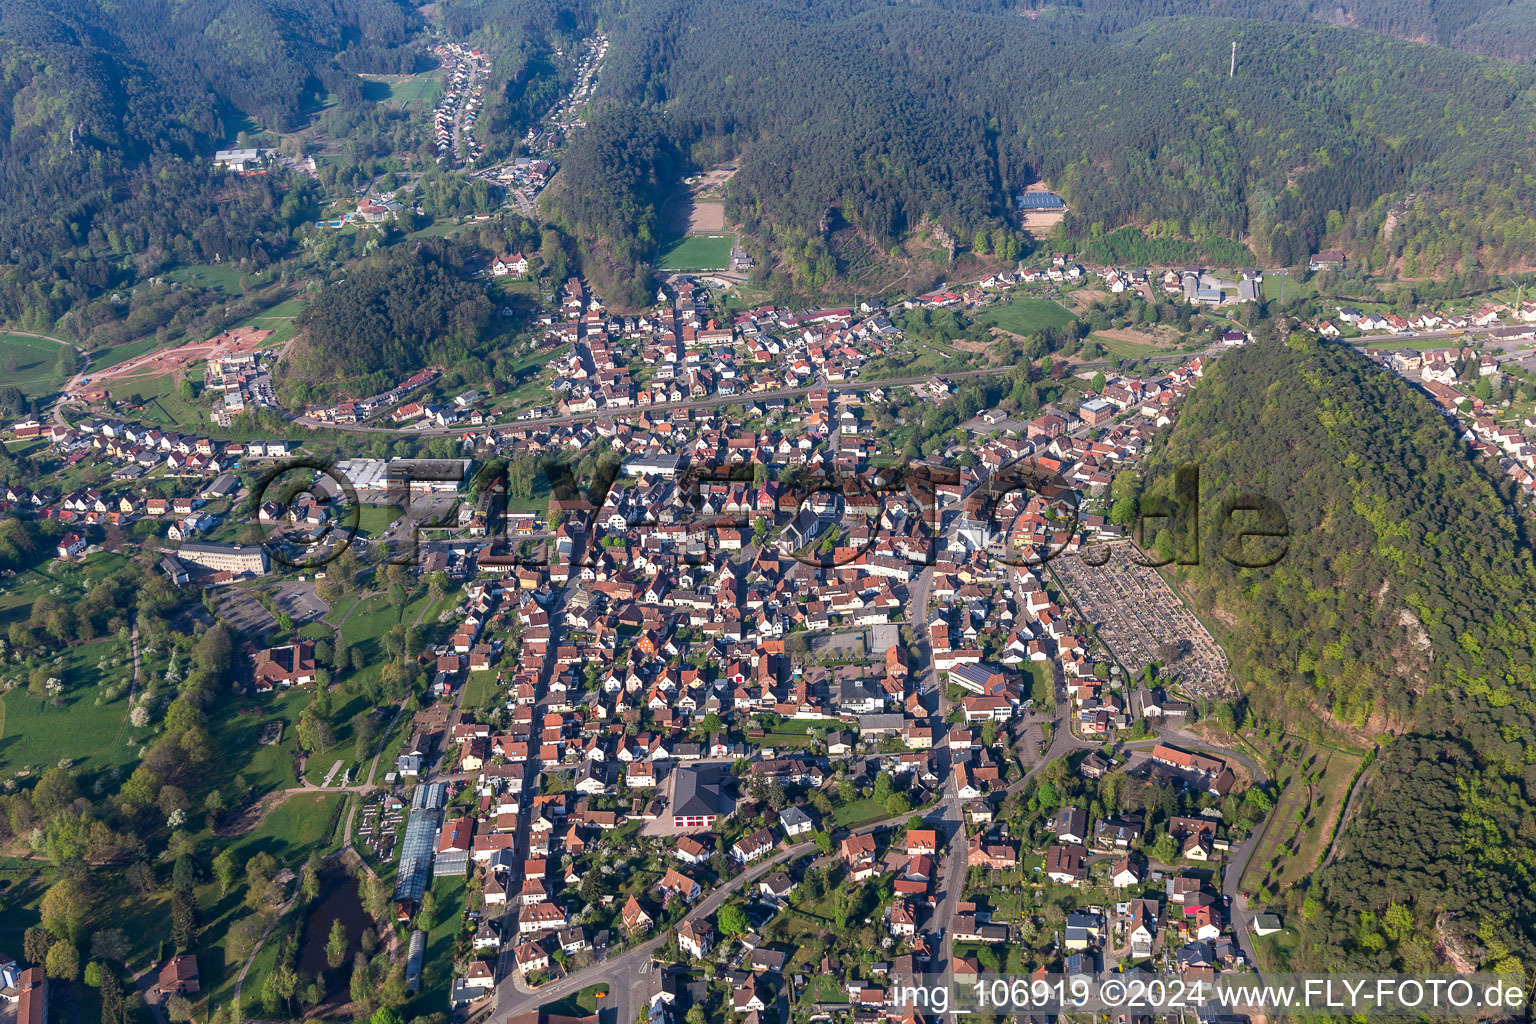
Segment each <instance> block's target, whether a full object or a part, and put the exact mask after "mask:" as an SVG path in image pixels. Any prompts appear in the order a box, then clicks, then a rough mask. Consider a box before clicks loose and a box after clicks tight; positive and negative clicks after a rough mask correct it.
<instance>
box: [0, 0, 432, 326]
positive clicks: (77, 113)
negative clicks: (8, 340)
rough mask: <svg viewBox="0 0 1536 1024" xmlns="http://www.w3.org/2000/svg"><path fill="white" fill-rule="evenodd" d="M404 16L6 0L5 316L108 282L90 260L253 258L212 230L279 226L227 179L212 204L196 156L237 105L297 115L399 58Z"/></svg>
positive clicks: (286, 0) (390, 9)
mask: <svg viewBox="0 0 1536 1024" xmlns="http://www.w3.org/2000/svg"><path fill="white" fill-rule="evenodd" d="M415 27H416V16H415V14H414V13H413V11H412V10H411V8H410V7H409V6H408V5H406V4H405V3H402V2H397V0H316V2H312V0H198V2H196V3H182V2H176V0H136V2H134V3H132V4H118V3H111V2H108V0H5V2H4V3H0V194H3V195H4V196H5V199H6V201H5V203H4V204H3V206H0V254H4V256H3V257H0V317H3V318H5V319H9V320H22V319H24V318H25V317H27V316H32V317H36V318H37V319H36V320H35V321H34V322H36V323H37V324H39V325H40V326H47V325H51V323H52V320H53V318H55V317H57V316H58V315H59V314H60V313H62V312H63V311H64V309H67V308H69V306H70V305H71V304H72V303H78V302H80V301H81V300H83V299H84V298H86V297H87V296H88V295H89V294H90V293H91V292H92V291H93V290H94V289H100V288H103V287H106V286H109V285H110V284H112V283H113V282H112V281H111V280H110V279H108V278H106V277H104V275H109V274H110V273H111V271H110V267H109V265H108V264H107V262H106V260H104V259H98V258H97V257H108V258H111V259H116V258H118V257H121V256H122V255H123V254H124V253H136V254H137V253H144V252H146V251H155V252H166V251H171V250H172V249H183V248H191V249H192V250H193V251H192V253H191V255H192V256H193V258H197V259H203V260H206V261H210V262H211V261H212V260H214V259H229V258H239V257H243V256H245V255H248V254H249V253H248V251H241V252H236V251H234V250H232V249H231V247H230V245H229V244H227V242H226V241H220V240H219V239H227V237H228V236H230V235H234V236H237V237H240V238H241V239H243V241H241V242H239V243H236V248H240V247H244V248H246V249H248V248H249V247H250V246H252V245H259V241H258V240H259V239H260V237H261V235H262V233H263V232H267V231H272V230H274V229H275V228H277V227H278V225H276V224H274V222H273V218H272V217H270V216H268V217H265V218H263V217H259V216H247V215H246V214H247V212H248V211H246V210H244V209H243V207H244V205H245V204H244V203H243V202H230V200H231V199H232V198H233V197H232V196H231V195H227V194H226V195H224V196H222V197H221V200H222V201H223V202H226V203H229V205H230V207H231V208H232V209H233V211H234V212H232V213H231V214H230V215H229V216H227V217H220V216H218V215H217V208H216V207H215V205H214V203H213V201H212V197H213V193H214V192H216V191H218V190H220V189H221V188H222V187H223V186H222V185H221V184H220V183H219V182H218V181H217V180H215V179H214V178H213V176H212V175H210V174H209V173H208V171H209V169H208V167H207V165H206V164H205V163H204V162H203V161H204V158H206V157H207V156H210V155H211V154H212V151H213V149H214V148H216V147H217V146H218V145H220V144H221V143H222V142H223V141H224V140H226V139H227V138H229V136H230V133H231V131H232V130H233V129H232V126H234V125H239V124H240V123H241V122H242V121H243V120H244V119H245V118H246V117H249V118H250V119H251V120H253V121H254V122H256V123H257V124H258V125H260V126H263V127H273V128H278V129H288V128H292V127H294V126H295V125H296V124H298V123H299V120H300V119H301V117H303V116H304V114H305V112H306V110H307V109H308V108H309V107H310V106H311V105H313V104H314V103H315V102H316V101H317V100H318V98H319V97H320V96H322V95H324V94H326V93H329V94H331V95H332V96H333V97H334V98H335V99H336V101H337V102H338V103H339V104H344V103H346V102H347V101H348V98H349V96H352V95H357V94H360V91H361V85H360V80H359V79H358V78H357V75H356V72H358V71H381V72H383V71H402V70H410V68H411V66H412V64H413V63H414V61H415V59H416V52H415V47H414V46H413V45H411V43H412V41H413V39H414V36H415ZM151 168H153V171H154V173H153V174H151V173H150V170H151ZM254 205H255V206H256V207H258V208H259V207H263V206H265V207H270V206H271V205H272V202H271V200H270V199H268V198H267V197H261V198H259V199H257V200H256V201H255V202H254ZM205 219H206V220H211V221H214V222H215V223H214V224H213V225H211V226H209V227H207V228H206V229H203V227H202V222H203V221H205ZM189 236H191V237H189ZM221 250H230V251H221ZM50 292H53V293H56V294H55V295H54V296H53V297H52V298H50V297H49V296H50Z"/></svg>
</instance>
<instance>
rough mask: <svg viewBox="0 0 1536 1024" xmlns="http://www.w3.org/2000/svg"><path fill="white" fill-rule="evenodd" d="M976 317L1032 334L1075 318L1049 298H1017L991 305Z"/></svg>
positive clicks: (982, 320)
mask: <svg viewBox="0 0 1536 1024" xmlns="http://www.w3.org/2000/svg"><path fill="white" fill-rule="evenodd" d="M976 319H977V320H978V321H980V322H981V323H984V324H992V325H993V326H995V327H1000V328H1002V329H1003V330H1005V331H1009V332H1011V333H1013V334H1033V333H1034V332H1035V331H1039V330H1043V329H1044V328H1046V327H1065V326H1066V325H1067V324H1069V323H1071V322H1072V321H1073V320H1075V319H1077V318H1076V317H1074V316H1073V315H1072V314H1071V313H1070V312H1068V311H1067V309H1066V307H1064V306H1062V305H1061V304H1060V303H1058V302H1053V301H1051V300H1050V299H1025V298H1017V299H1011V300H1009V301H1008V302H1006V303H1004V304H1002V305H998V306H993V307H992V308H991V309H988V310H986V311H984V312H983V313H982V314H981V315H980V316H979V317H977V318H976Z"/></svg>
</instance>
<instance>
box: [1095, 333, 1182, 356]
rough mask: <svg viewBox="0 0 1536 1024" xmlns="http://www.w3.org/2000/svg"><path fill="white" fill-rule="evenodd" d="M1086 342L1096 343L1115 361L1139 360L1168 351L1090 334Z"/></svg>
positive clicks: (1153, 346) (1155, 346) (1135, 342)
mask: <svg viewBox="0 0 1536 1024" xmlns="http://www.w3.org/2000/svg"><path fill="white" fill-rule="evenodd" d="M1088 340H1089V341H1093V342H1097V343H1098V345H1099V347H1100V348H1102V349H1103V350H1104V351H1105V352H1107V353H1108V354H1109V355H1110V356H1112V357H1114V358H1115V359H1140V358H1141V357H1142V356H1153V355H1158V354H1159V353H1165V352H1168V351H1169V350H1168V349H1166V348H1160V347H1159V346H1157V345H1148V344H1145V343H1143V342H1139V341H1126V340H1125V339H1124V338H1111V337H1108V336H1106V335H1103V334H1090V335H1088Z"/></svg>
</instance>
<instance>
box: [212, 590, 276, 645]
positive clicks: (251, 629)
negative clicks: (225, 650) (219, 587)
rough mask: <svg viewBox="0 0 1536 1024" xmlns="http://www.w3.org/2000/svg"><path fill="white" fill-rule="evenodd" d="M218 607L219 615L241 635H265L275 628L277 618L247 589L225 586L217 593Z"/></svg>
mask: <svg viewBox="0 0 1536 1024" xmlns="http://www.w3.org/2000/svg"><path fill="white" fill-rule="evenodd" d="M218 609H219V617H220V618H222V619H223V620H224V621H225V622H227V623H229V625H230V627H231V628H232V629H234V630H235V632H237V633H239V634H241V635H242V636H247V637H257V636H266V635H267V634H269V633H271V632H273V631H274V630H275V629H277V620H276V619H274V618H273V617H272V616H271V615H270V614H269V613H268V612H267V610H266V609H265V608H263V607H262V606H261V602H260V601H258V600H256V595H255V594H252V593H250V592H249V591H245V590H234V589H228V588H226V589H225V590H224V591H223V592H222V593H221V594H220V595H219V604H218Z"/></svg>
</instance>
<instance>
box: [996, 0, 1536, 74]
mask: <svg viewBox="0 0 1536 1024" xmlns="http://www.w3.org/2000/svg"><path fill="white" fill-rule="evenodd" d="M1018 10H1019V11H1020V12H1021V13H1025V14H1027V15H1028V16H1030V17H1036V18H1043V19H1047V20H1050V21H1052V22H1053V23H1055V24H1058V25H1060V26H1062V27H1064V28H1069V29H1072V30H1076V31H1086V32H1090V33H1094V34H1107V33H1113V32H1117V31H1119V30H1121V29H1125V28H1130V27H1132V26H1135V25H1139V24H1141V23H1142V22H1144V21H1149V20H1151V19H1153V18H1160V17H1168V16H1172V15H1182V14H1202V15H1210V16H1213V17H1233V18H1257V19H1262V20H1266V21H1269V20H1273V21H1326V22H1331V23H1334V24H1339V25H1351V26H1358V27H1360V28H1365V29H1370V30H1371V31H1373V32H1383V33H1386V34H1388V35H1393V36H1397V37H1398V38H1400V39H1410V40H1416V41H1419V42H1425V43H1437V44H1439V45H1441V46H1451V47H1455V48H1457V49H1462V50H1467V51H1470V52H1472V53H1478V54H1483V55H1485V56H1490V57H1501V58H1504V59H1506V60H1514V61H1520V62H1523V63H1530V62H1531V61H1532V60H1533V59H1536V0H1456V2H1455V3H1435V2H1432V0H1346V2H1341V0H1040V2H1038V3H1036V2H1029V0H1026V2H1025V3H1022V4H1020V5H1019V7H1018Z"/></svg>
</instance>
